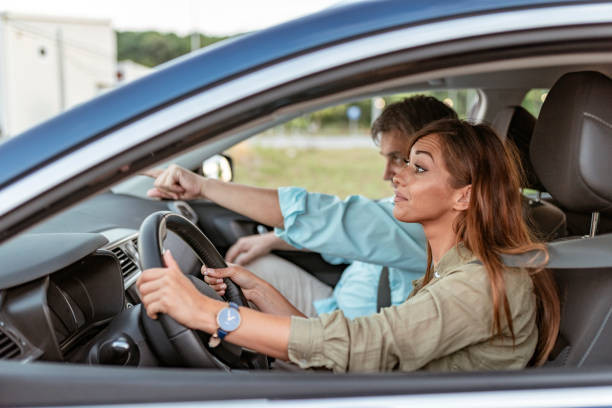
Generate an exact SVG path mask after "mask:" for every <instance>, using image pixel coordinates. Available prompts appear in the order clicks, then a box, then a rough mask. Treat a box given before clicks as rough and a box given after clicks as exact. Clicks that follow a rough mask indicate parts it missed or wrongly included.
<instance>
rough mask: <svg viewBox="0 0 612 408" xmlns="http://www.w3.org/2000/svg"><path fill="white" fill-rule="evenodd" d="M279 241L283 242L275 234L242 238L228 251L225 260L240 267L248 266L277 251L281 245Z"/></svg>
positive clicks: (269, 233)
mask: <svg viewBox="0 0 612 408" xmlns="http://www.w3.org/2000/svg"><path fill="white" fill-rule="evenodd" d="M279 241H282V240H281V239H280V238H279V237H277V236H276V235H274V233H273V232H268V233H267V234H259V235H249V236H246V237H242V238H240V239H238V241H236V243H235V244H234V245H232V246H231V247H230V249H228V250H227V253H226V254H225V260H226V261H227V262H233V263H236V264H238V265H243V266H244V265H247V264H249V263H251V262H252V261H254V260H255V259H257V258H259V257H260V256H264V255H267V254H269V253H270V251H271V250H273V249H276V247H277V246H278V245H279V244H280V242H279Z"/></svg>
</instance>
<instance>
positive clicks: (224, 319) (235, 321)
mask: <svg viewBox="0 0 612 408" xmlns="http://www.w3.org/2000/svg"><path fill="white" fill-rule="evenodd" d="M217 323H218V324H219V327H220V328H222V329H223V330H225V331H226V332H231V331H233V330H236V329H237V328H238V326H239V325H240V313H239V312H238V310H236V309H234V308H233V307H226V308H225V309H222V310H221V311H220V312H219V314H218V315H217Z"/></svg>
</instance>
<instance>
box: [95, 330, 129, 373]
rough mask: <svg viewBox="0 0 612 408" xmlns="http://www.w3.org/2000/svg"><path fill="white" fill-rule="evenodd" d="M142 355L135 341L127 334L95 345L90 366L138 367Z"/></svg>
mask: <svg viewBox="0 0 612 408" xmlns="http://www.w3.org/2000/svg"><path fill="white" fill-rule="evenodd" d="M139 357H140V353H139V352H138V346H136V343H134V340H132V338H131V337H130V336H128V335H127V334H121V335H119V336H117V337H114V338H111V339H108V340H103V341H102V342H100V343H97V344H94V346H93V347H92V348H91V350H90V352H89V363H90V364H106V365H118V366H135V365H138V361H139Z"/></svg>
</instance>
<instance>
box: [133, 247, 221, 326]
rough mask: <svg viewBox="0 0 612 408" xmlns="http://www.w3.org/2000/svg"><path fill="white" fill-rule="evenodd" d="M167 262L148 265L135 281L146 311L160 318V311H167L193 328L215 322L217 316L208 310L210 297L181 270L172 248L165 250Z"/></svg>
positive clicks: (154, 317)
mask: <svg viewBox="0 0 612 408" xmlns="http://www.w3.org/2000/svg"><path fill="white" fill-rule="evenodd" d="M164 262H165V264H166V265H167V267H166V268H152V269H147V270H145V271H143V272H142V274H141V275H140V277H139V278H138V280H137V281H136V287H137V288H138V291H139V292H140V297H141V300H142V303H143V305H144V307H145V309H146V310H147V315H149V317H151V318H152V319H157V314H158V313H165V314H167V315H169V316H171V317H172V318H173V319H174V320H176V321H177V322H179V323H181V324H182V325H184V326H187V327H190V328H203V327H206V326H207V324H208V323H210V321H211V319H212V321H213V322H214V316H208V315H209V314H210V313H207V312H206V310H207V305H206V302H207V301H208V300H209V299H208V298H207V297H206V296H204V295H202V294H201V293H200V292H198V290H197V289H196V288H195V286H194V285H193V283H191V281H190V280H189V279H188V278H187V277H186V276H185V275H184V274H183V272H181V269H180V267H179V266H178V264H177V263H176V261H175V260H174V258H173V257H172V254H171V253H170V251H165V252H164Z"/></svg>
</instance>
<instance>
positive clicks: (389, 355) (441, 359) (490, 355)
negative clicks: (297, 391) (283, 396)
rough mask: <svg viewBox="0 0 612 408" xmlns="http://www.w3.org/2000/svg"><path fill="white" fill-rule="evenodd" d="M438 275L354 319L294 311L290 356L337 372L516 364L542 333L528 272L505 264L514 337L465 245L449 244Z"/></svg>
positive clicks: (528, 356) (509, 366) (305, 365)
mask: <svg viewBox="0 0 612 408" xmlns="http://www.w3.org/2000/svg"><path fill="white" fill-rule="evenodd" d="M435 275H436V276H435V277H434V278H433V279H432V280H431V282H429V283H428V284H427V285H425V286H424V287H422V288H421V286H422V279H421V280H417V281H415V285H414V287H415V290H414V291H413V293H412V294H411V295H410V297H408V299H407V300H406V301H405V302H404V303H403V304H401V305H398V306H392V307H388V308H385V309H382V310H381V312H380V313H377V314H375V315H371V316H366V317H359V318H356V319H354V320H350V319H348V318H346V317H344V315H343V314H342V311H339V310H338V311H335V312H333V313H330V314H323V315H321V316H319V317H317V318H310V319H305V318H301V317H292V318H291V333H290V336H289V359H290V360H291V361H292V362H294V363H296V364H298V365H299V366H300V367H302V368H308V367H326V368H328V369H330V370H333V371H334V372H345V371H352V372H378V371H391V370H401V371H413V370H431V371H463V370H499V369H518V368H523V367H525V366H526V365H527V363H528V362H529V360H530V359H531V357H532V355H533V353H534V350H535V347H536V343H537V340H538V330H537V326H536V299H535V294H534V291H533V284H532V280H531V277H530V276H529V274H528V272H527V271H526V270H524V269H520V268H507V269H506V270H505V271H504V281H505V285H506V293H507V296H508V303H509V305H510V311H511V316H512V322H513V325H514V334H515V342H514V344H513V341H512V335H511V333H510V330H509V328H508V326H507V322H506V319H505V314H504V313H503V312H502V317H501V320H502V321H501V325H502V336H499V335H495V334H494V332H495V329H494V327H493V298H492V295H491V287H490V283H489V278H488V276H487V272H486V270H485V268H484V266H483V265H482V264H480V263H479V262H477V261H476V258H474V256H473V255H472V253H471V252H470V251H469V250H467V249H466V248H465V247H463V246H462V245H461V244H460V245H459V246H457V247H454V248H452V249H451V250H449V251H448V252H447V253H446V254H445V255H444V256H443V257H442V259H441V260H440V262H439V263H438V265H437V267H436V274H435Z"/></svg>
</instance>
